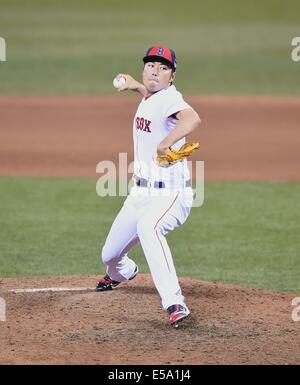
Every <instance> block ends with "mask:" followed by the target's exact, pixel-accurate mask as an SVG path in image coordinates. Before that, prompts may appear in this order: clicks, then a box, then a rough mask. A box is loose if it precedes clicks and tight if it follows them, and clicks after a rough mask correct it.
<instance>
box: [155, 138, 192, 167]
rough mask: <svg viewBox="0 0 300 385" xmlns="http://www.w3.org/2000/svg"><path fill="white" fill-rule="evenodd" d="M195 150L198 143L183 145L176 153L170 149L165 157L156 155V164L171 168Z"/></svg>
mask: <svg viewBox="0 0 300 385" xmlns="http://www.w3.org/2000/svg"><path fill="white" fill-rule="evenodd" d="M197 148H199V143H185V144H184V145H183V146H181V147H180V149H179V150H177V151H176V150H173V149H172V148H171V147H170V148H169V150H168V152H167V154H166V155H157V157H156V163H157V165H158V166H160V167H169V166H172V165H173V164H175V163H177V162H180V161H181V160H183V159H184V158H186V157H187V156H189V155H191V153H192V152H193V151H194V150H196V149H197Z"/></svg>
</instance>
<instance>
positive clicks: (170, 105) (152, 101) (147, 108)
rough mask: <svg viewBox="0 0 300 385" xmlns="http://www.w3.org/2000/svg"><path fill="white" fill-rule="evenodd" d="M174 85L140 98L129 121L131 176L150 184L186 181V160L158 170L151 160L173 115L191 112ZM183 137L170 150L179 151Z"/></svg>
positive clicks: (172, 126) (174, 121)
mask: <svg viewBox="0 0 300 385" xmlns="http://www.w3.org/2000/svg"><path fill="white" fill-rule="evenodd" d="M191 108H192V107H191V106H190V105H189V104H187V103H186V102H185V101H184V100H183V97H182V95H181V93H180V92H178V91H177V90H176V88H175V86H174V85H172V86H170V87H168V88H166V89H163V90H161V91H158V92H156V93H155V94H153V95H151V96H150V97H148V98H144V99H143V100H142V101H141V103H140V105H139V106H138V109H137V112H136V115H135V117H134V121H133V139H134V174H135V175H136V176H138V177H140V178H145V179H148V180H151V181H165V182H170V181H174V180H175V181H176V180H177V181H182V182H183V181H186V180H188V179H189V170H188V167H187V161H186V159H184V160H183V161H182V162H178V163H176V164H175V165H173V166H171V167H168V168H163V167H158V166H157V164H156V162H155V158H156V152H157V146H158V144H159V143H160V142H161V141H162V140H163V139H164V138H165V137H166V136H167V135H168V134H169V133H170V131H171V130H172V129H173V128H174V127H175V125H176V123H177V119H176V118H175V117H174V116H173V115H174V114H175V113H176V112H178V111H181V110H184V109H191ZM184 143H185V138H182V139H181V140H179V141H178V142H176V143H175V144H174V145H173V146H172V147H173V148H174V149H176V150H177V149H179V148H180V147H181V146H182V145H183V144H184Z"/></svg>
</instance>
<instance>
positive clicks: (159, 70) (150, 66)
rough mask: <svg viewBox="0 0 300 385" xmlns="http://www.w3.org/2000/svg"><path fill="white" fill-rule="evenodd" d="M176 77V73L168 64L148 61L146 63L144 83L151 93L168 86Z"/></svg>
mask: <svg viewBox="0 0 300 385" xmlns="http://www.w3.org/2000/svg"><path fill="white" fill-rule="evenodd" d="M174 79H175V73H173V72H172V69H171V68H169V67H168V66H167V65H166V64H164V63H161V62H148V63H145V65H144V70H143V83H144V85H145V87H146V88H147V90H148V91H149V92H150V93H154V92H157V91H160V90H162V89H163V88H167V87H168V86H169V85H170V83H171V82H172V81H173V80H174Z"/></svg>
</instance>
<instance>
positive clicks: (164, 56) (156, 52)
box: [143, 45, 177, 71]
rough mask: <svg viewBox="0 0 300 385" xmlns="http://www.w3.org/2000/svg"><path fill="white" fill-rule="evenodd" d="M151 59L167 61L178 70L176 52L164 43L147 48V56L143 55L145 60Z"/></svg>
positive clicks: (145, 61) (146, 61)
mask: <svg viewBox="0 0 300 385" xmlns="http://www.w3.org/2000/svg"><path fill="white" fill-rule="evenodd" d="M149 61H158V62H165V63H166V64H168V65H170V66H171V67H172V68H173V70H174V71H176V65H177V63H176V55H175V52H174V51H173V50H172V49H171V48H168V47H165V46H163V45H156V46H155V47H150V48H149V49H148V50H147V52H146V56H144V57H143V62H144V63H148V62H149Z"/></svg>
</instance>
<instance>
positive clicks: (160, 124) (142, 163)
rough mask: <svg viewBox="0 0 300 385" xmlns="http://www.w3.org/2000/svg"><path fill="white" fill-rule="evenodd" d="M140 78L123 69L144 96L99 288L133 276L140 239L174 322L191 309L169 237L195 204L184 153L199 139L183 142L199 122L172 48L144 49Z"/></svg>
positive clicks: (122, 87) (121, 80)
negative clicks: (129, 180) (180, 83)
mask: <svg viewBox="0 0 300 385" xmlns="http://www.w3.org/2000/svg"><path fill="white" fill-rule="evenodd" d="M143 62H144V66H143V72H142V78H143V81H142V83H139V82H138V81H136V80H135V79H133V78H132V77H131V76H130V75H128V74H118V75H117V77H116V79H115V81H114V85H115V87H118V91H127V90H131V91H136V92H139V93H140V94H141V95H142V100H141V102H140V104H139V106H138V108H137V111H136V114H135V117H134V120H133V142H134V175H133V182H134V184H133V187H132V189H131V191H130V194H129V195H128V197H127V198H126V200H125V202H124V204H123V207H122V208H121V210H120V212H119V213H118V215H117V217H116V218H115V220H114V222H113V224H112V226H111V229H110V231H109V234H108V236H107V239H106V241H105V244H104V246H103V248H102V261H103V263H104V264H105V266H106V274H105V275H104V277H103V278H102V279H100V280H99V282H98V283H97V287H96V290H97V291H99V292H101V291H108V290H112V289H113V288H115V287H116V286H118V285H119V284H120V283H121V282H124V281H129V280H132V279H133V278H134V277H135V276H136V275H137V273H138V266H137V265H136V264H135V262H134V261H133V260H132V259H131V258H130V257H129V256H128V252H129V251H130V249H131V248H132V247H133V246H134V245H136V244H137V243H140V244H141V247H142V249H143V252H144V254H145V257H146V260H147V263H148V265H149V269H150V272H151V275H152V279H153V282H154V284H155V287H156V289H157V291H158V293H159V295H160V297H161V302H162V306H163V309H164V310H166V311H167V313H168V316H169V322H170V324H171V325H172V326H174V327H177V326H178V324H179V322H181V321H183V320H184V319H186V318H187V317H188V316H189V314H190V311H189V309H188V307H187V305H186V304H185V299H184V296H183V294H182V291H181V288H180V286H179V282H178V278H177V274H176V270H175V267H174V262H173V258H172V254H171V251H170V248H169V246H168V243H167V240H166V238H165V235H166V234H167V233H168V232H170V231H172V230H174V229H175V228H177V227H178V226H180V225H182V224H183V223H184V222H185V221H186V219H187V217H188V215H189V213H190V210H191V206H192V202H193V191H192V187H191V180H190V175H189V170H188V167H187V159H186V158H187V156H188V155H190V154H191V153H192V151H194V150H195V149H196V148H198V146H199V145H198V143H186V140H185V138H186V136H187V135H189V134H190V133H191V132H192V131H193V130H195V128H197V127H198V126H199V124H200V122H201V120H200V118H199V116H198V114H197V113H196V112H195V111H194V110H193V108H192V107H191V106H190V105H189V104H187V103H186V102H185V101H184V99H183V97H182V95H181V93H179V92H178V91H177V90H176V88H175V85H174V84H173V83H174V80H175V76H176V55H175V52H174V51H173V50H172V49H170V48H168V47H165V46H161V45H160V46H155V47H151V48H149V49H148V50H147V53H146V56H145V57H144V58H143Z"/></svg>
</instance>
